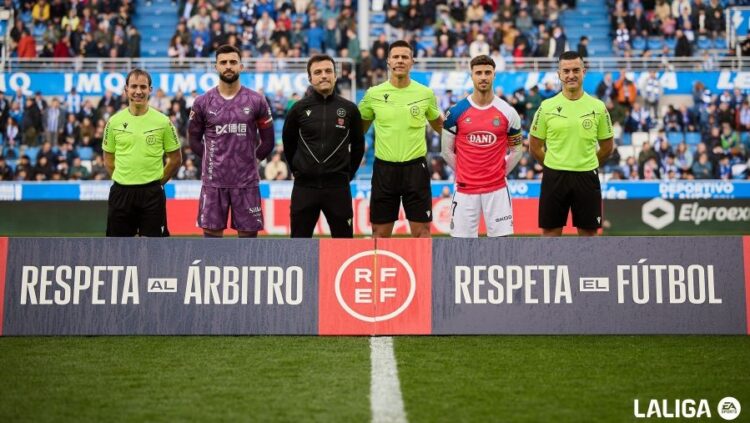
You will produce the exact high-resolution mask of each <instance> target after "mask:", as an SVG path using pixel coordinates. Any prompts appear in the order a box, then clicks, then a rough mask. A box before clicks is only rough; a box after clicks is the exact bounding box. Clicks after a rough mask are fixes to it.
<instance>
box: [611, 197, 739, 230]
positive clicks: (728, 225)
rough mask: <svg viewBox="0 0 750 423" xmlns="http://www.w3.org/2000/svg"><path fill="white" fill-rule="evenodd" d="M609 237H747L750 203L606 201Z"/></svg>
mask: <svg viewBox="0 0 750 423" xmlns="http://www.w3.org/2000/svg"><path fill="white" fill-rule="evenodd" d="M604 215H605V219H606V220H605V231H606V233H610V234H625V233H659V234H663V235H700V234H705V233H709V234H727V235H739V234H750V200H746V199H733V200H712V199H681V200H671V199H669V200H668V199H664V198H652V199H650V200H605V202H604Z"/></svg>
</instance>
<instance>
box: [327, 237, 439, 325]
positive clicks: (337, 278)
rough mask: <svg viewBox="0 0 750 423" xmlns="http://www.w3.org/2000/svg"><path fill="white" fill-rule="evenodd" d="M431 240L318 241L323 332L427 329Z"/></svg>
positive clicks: (429, 303) (429, 298) (429, 316)
mask: <svg viewBox="0 0 750 423" xmlns="http://www.w3.org/2000/svg"><path fill="white" fill-rule="evenodd" d="M431 246H432V243H431V240H430V239H425V238H423V239H361V240H340V239H324V240H321V241H320V265H321V267H320V292H319V298H320V314H319V319H320V321H319V332H320V334H321V335H385V334H398V335H407V334H413V335H417V334H429V333H431V313H430V311H431V307H432V305H431V299H432V297H431V295H430V285H431V279H432V266H431V265H432V260H431V258H432V254H431Z"/></svg>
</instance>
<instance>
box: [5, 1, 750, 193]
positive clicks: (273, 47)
mask: <svg viewBox="0 0 750 423" xmlns="http://www.w3.org/2000/svg"><path fill="white" fill-rule="evenodd" d="M610 6H611V8H612V31H613V32H612V36H613V39H614V44H615V47H616V48H617V49H618V51H622V52H623V54H625V55H629V54H632V52H633V51H636V50H637V49H636V47H639V46H640V45H639V44H638V42H636V40H639V39H643V40H646V43H647V44H646V45H645V47H644V46H640V47H642V49H641V51H642V52H643V54H646V55H647V54H649V53H647V52H648V51H650V50H649V48H648V47H649V43H650V41H648V40H654V39H659V40H661V41H664V44H663V45H661V46H660V47H661V49H662V50H664V49H667V50H669V49H673V50H676V49H677V48H678V46H679V45H680V41H679V39H680V37H687V38H688V41H689V42H690V43H691V46H694V45H695V46H697V43H698V42H699V40H700V39H702V38H701V37H709V38H717V37H719V38H720V37H721V36H722V32H723V31H724V28H723V21H722V22H721V23H719V22H718V21H717V20H716V16H717V13H719V14H720V13H723V6H724V4H723V3H722V2H721V1H719V0H708V1H707V2H705V1H703V0H692V1H691V0H673V1H672V2H671V3H669V2H666V1H665V0H658V1H654V0H645V1H644V0H629V1H625V0H616V1H614V2H611V5H610ZM5 7H9V8H14V9H15V10H16V12H17V14H18V15H19V16H20V17H21V19H17V20H16V22H15V24H14V26H13V28H12V30H11V39H12V51H14V52H15V54H16V55H17V56H18V57H21V58H27V57H35V56H36V55H38V56H41V57H73V56H82V57H138V56H139V55H140V39H141V36H140V32H139V30H138V29H137V28H135V27H134V26H133V25H132V21H131V17H132V15H133V14H134V13H135V11H136V10H135V2H134V1H132V0H112V1H104V0H86V1H80V2H79V1H69V0H28V1H19V0H5ZM574 7H575V0H567V1H562V2H559V1H558V0H546V1H545V0H538V1H532V2H528V1H527V0H518V1H516V0H470V1H468V2H466V3H465V2H464V0H450V1H441V0H411V1H409V2H405V1H400V2H398V1H395V0H394V1H388V2H383V3H382V8H383V10H384V11H385V14H386V16H387V20H386V26H387V27H390V28H391V29H393V30H396V31H400V35H403V36H404V38H405V39H407V40H408V41H409V42H410V43H411V44H412V46H413V47H414V48H415V51H417V52H418V55H420V56H423V57H424V56H428V57H433V56H434V57H470V56H476V55H478V54H489V55H491V56H492V57H493V58H494V59H495V60H496V62H497V63H498V64H499V65H500V66H499V67H500V68H501V69H502V63H505V62H506V61H507V60H513V61H515V63H521V62H520V61H522V60H523V58H524V57H529V56H535V57H556V56H557V55H559V53H560V52H562V51H564V50H565V49H567V48H569V46H570V42H569V40H568V39H567V37H566V35H565V32H564V30H563V28H562V27H561V25H560V14H561V12H562V10H564V9H566V8H574ZM177 9H178V14H179V22H178V24H177V26H176V28H175V32H174V35H173V36H172V38H171V41H170V46H169V49H168V55H169V56H170V57H172V58H173V59H174V60H175V61H176V63H178V62H179V60H181V59H184V58H188V57H212V56H211V55H212V52H213V51H214V50H215V48H216V47H217V46H218V45H221V44H224V43H228V44H234V45H236V46H237V47H239V48H240V49H241V50H242V52H243V55H245V56H246V57H254V58H265V59H266V60H267V61H270V60H272V58H284V57H306V56H308V55H310V54H313V53H315V52H323V53H328V54H331V55H334V56H338V57H349V58H351V59H353V61H354V63H355V65H356V67H357V69H356V71H357V72H356V75H357V76H358V78H359V79H358V81H357V86H358V87H360V88H367V87H369V86H371V85H373V84H377V83H379V82H382V81H383V80H385V78H386V72H387V65H386V60H385V59H386V57H385V55H386V51H387V46H388V42H387V37H386V35H385V34H381V35H380V37H379V38H377V39H376V40H375V41H374V42H373V43H372V46H371V48H369V49H366V48H360V45H359V40H358V39H357V37H356V29H357V28H356V2H353V1H352V0H323V1H312V0H294V1H291V2H290V1H284V2H274V1H273V0H244V1H239V0H236V1H234V2H230V1H228V0H219V1H211V2H208V1H205V0H184V1H181V2H180V4H179V5H178V7H177ZM623 26H624V29H625V30H624V32H623V31H621V29H623ZM665 28H666V29H665ZM691 34H692V35H691ZM431 37H434V39H435V42H434V43H425V42H423V40H424V39H426V38H431ZM625 38H627V40H626V41H625V42H623V39H625ZM667 40H669V43H671V42H672V40H674V41H675V44H674V46H672V44H669V45H667V44H666V43H667ZM39 45H41V47H39ZM670 46H671V47H670ZM578 50H579V51H580V52H581V53H583V54H584V55H586V40H585V39H584V40H581V41H580V42H579V45H578ZM698 50H699V49H697V48H696V49H693V50H691V52H697V51H698ZM676 53H677V52H676V51H674V54H676ZM669 54H672V50H669ZM256 63H257V65H256V66H258V67H259V68H256V69H255V70H258V71H262V70H263V69H262V67H263V63H264V61H263V60H260V61H257V62H256ZM252 70H253V69H250V71H252ZM624 74H625V72H623V71H621V72H618V73H617V79H615V78H614V77H613V76H612V75H606V76H605V77H604V79H603V81H601V83H600V84H599V88H598V89H597V92H596V95H597V96H598V97H600V98H602V99H603V100H604V101H605V102H606V103H607V107H608V108H609V110H610V113H611V115H612V118H613V122H614V123H615V125H616V127H618V128H619V131H618V134H619V136H618V137H617V142H618V144H619V145H620V146H624V147H627V146H630V147H632V148H631V150H628V149H627V148H619V149H616V151H615V154H614V155H613V157H612V158H611V159H610V161H609V162H608V164H607V166H606V167H605V169H604V170H605V172H606V173H607V174H608V175H610V176H611V177H613V178H624V179H659V178H670V179H675V178H705V177H709V178H731V177H732V176H734V177H743V178H744V177H747V171H745V170H742V169H743V166H744V165H746V162H747V155H748V151H750V132H748V130H750V106H749V105H748V100H747V98H746V96H745V93H744V92H742V91H739V90H735V91H734V92H724V93H711V92H710V91H707V90H705V89H704V87H702V86H700V82H698V83H696V87H695V90H694V96H693V97H694V99H693V100H694V101H693V105H692V106H691V107H686V106H670V105H666V104H664V103H665V101H666V100H667V99H662V98H661V97H662V89H661V87H660V83H659V79H658V78H657V77H656V75H655V74H653V73H652V75H651V76H650V77H649V78H646V79H645V80H643V81H639V82H638V83H636V81H630V80H628V79H627V78H626V77H624V76H623V75H624ZM352 83H353V81H352V75H351V70H350V69H347V68H344V70H343V72H342V74H341V75H339V79H338V81H337V86H338V88H339V89H341V90H346V89H349V88H351V86H352ZM556 92H557V87H555V86H553V85H552V84H547V85H545V86H542V87H534V88H532V89H530V90H528V91H527V90H524V89H518V90H516V91H514V92H512V93H503V92H498V95H500V96H501V97H503V98H505V99H506V100H507V101H508V102H509V103H510V104H511V105H513V106H514V107H515V108H516V109H517V110H518V112H519V114H520V115H521V117H522V118H523V119H524V127H525V128H528V123H529V120H530V119H531V117H532V116H533V114H534V112H535V111H536V109H537V108H538V107H539V104H540V103H541V101H542V100H543V99H545V98H548V97H551V96H552V95H554V94H555V93H556ZM196 95H197V93H190V95H183V94H182V93H178V94H177V95H176V96H175V97H174V98H168V97H167V96H166V95H165V93H164V92H163V91H161V90H159V89H155V90H154V95H153V98H152V100H151V103H152V105H153V106H154V107H155V108H157V109H159V110H161V111H162V112H164V113H166V114H167V115H169V116H170V119H172V121H173V123H174V124H175V126H176V127H177V128H178V132H179V134H180V136H181V137H182V138H183V141H184V136H185V128H186V122H187V116H188V113H189V110H190V107H191V105H192V101H193V100H194V98H195V96H196ZM266 95H267V99H268V102H269V104H270V105H271V106H272V108H273V111H274V112H273V113H274V118H275V119H276V121H277V122H282V121H283V119H284V116H285V113H286V111H287V110H288V109H289V108H290V107H291V105H292V104H293V103H294V102H295V101H296V100H298V99H299V95H298V94H294V95H293V96H291V97H287V96H285V95H284V93H282V92H276V93H267V94H266ZM456 101H458V97H457V96H456V95H455V94H454V93H452V92H451V91H446V92H445V93H441V94H440V103H441V104H440V106H441V110H443V111H445V110H447V109H448V108H449V107H450V106H451V105H452V104H454V103H455V102H456ZM124 106H125V105H124V104H123V101H122V99H121V98H120V96H119V95H117V94H115V93H106V94H105V95H104V96H103V97H102V98H101V99H91V98H83V97H82V96H81V95H80V94H78V93H76V92H75V91H72V92H70V93H68V94H67V95H66V96H65V97H64V98H46V97H45V96H44V93H39V92H38V93H35V94H34V95H26V93H22V92H16V93H7V94H0V131H2V155H3V160H2V162H0V176H1V177H2V178H3V179H5V180H7V179H16V180H56V179H102V178H106V177H107V175H106V172H105V171H104V168H103V165H102V162H101V139H102V135H103V128H104V124H105V122H106V120H107V119H108V118H109V116H111V115H112V114H113V113H114V112H116V111H117V110H119V109H120V108H121V107H124ZM661 108H663V109H664V110H660V109H661ZM277 127H278V128H280V126H277ZM649 131H651V132H655V131H660V132H658V134H655V137H650V139H651V140H652V142H646V143H641V141H640V140H642V137H640V136H637V135H636V136H634V135H632V134H633V133H635V134H641V133H644V132H649ZM279 132H280V131H277V137H278V136H279V134H278V133H279ZM426 140H427V141H426V142H427V144H428V151H429V152H430V153H429V154H430V162H431V166H432V172H433V177H434V178H435V179H442V180H447V179H450V178H451V177H452V171H451V169H450V168H448V167H447V166H446V165H445V163H444V162H443V161H442V159H441V158H440V157H439V150H440V140H439V137H438V136H437V135H436V134H435V133H433V132H432V131H430V130H428V133H427V134H426ZM634 141H637V142H634ZM183 144H184V145H186V143H183ZM634 144H637V145H634ZM281 148H282V147H281V145H280V144H279V145H278V146H277V149H276V150H275V151H274V153H273V154H272V156H271V158H270V159H269V160H268V162H267V164H266V165H265V166H264V168H263V171H262V173H263V174H262V175H261V176H262V177H265V178H266V179H288V178H290V173H289V171H288V167H287V165H286V164H285V163H284V156H283V154H282V151H281ZM628 152H632V154H628ZM184 157H185V164H184V165H183V167H182V168H181V169H180V172H179V174H178V176H177V177H178V179H197V178H198V177H199V172H200V163H198V159H197V157H196V156H195V155H194V154H192V153H191V152H190V151H189V148H188V147H187V146H186V147H185V151H184ZM365 157H366V158H367V157H370V159H371V155H370V156H368V155H366V156H365ZM727 169H729V170H727ZM732 169H734V173H733V172H732ZM540 171H541V168H540V166H539V165H538V164H536V163H534V160H533V158H532V157H531V156H530V155H529V154H528V152H526V154H525V155H524V158H523V159H522V160H521V162H520V164H519V166H518V167H517V168H516V169H515V170H514V172H513V174H512V175H511V177H513V178H519V179H535V178H538V177H539V175H540Z"/></svg>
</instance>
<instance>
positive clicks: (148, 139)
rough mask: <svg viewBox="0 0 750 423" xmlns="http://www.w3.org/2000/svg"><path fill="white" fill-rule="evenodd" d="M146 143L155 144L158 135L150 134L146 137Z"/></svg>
mask: <svg viewBox="0 0 750 423" xmlns="http://www.w3.org/2000/svg"><path fill="white" fill-rule="evenodd" d="M146 144H148V145H154V144H156V137H155V136H154V135H149V136H147V137H146Z"/></svg>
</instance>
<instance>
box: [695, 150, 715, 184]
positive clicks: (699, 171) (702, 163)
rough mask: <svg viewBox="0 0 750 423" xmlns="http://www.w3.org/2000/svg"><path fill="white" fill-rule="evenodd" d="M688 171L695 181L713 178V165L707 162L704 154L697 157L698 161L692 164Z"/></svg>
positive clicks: (706, 155) (706, 156)
mask: <svg viewBox="0 0 750 423" xmlns="http://www.w3.org/2000/svg"><path fill="white" fill-rule="evenodd" d="M690 170H691V173H692V175H693V176H694V177H695V179H712V178H713V176H714V168H713V164H712V163H711V162H710V161H709V160H708V154H706V153H700V154H699V155H698V160H696V161H695V163H693V166H692V167H691V169H690Z"/></svg>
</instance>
